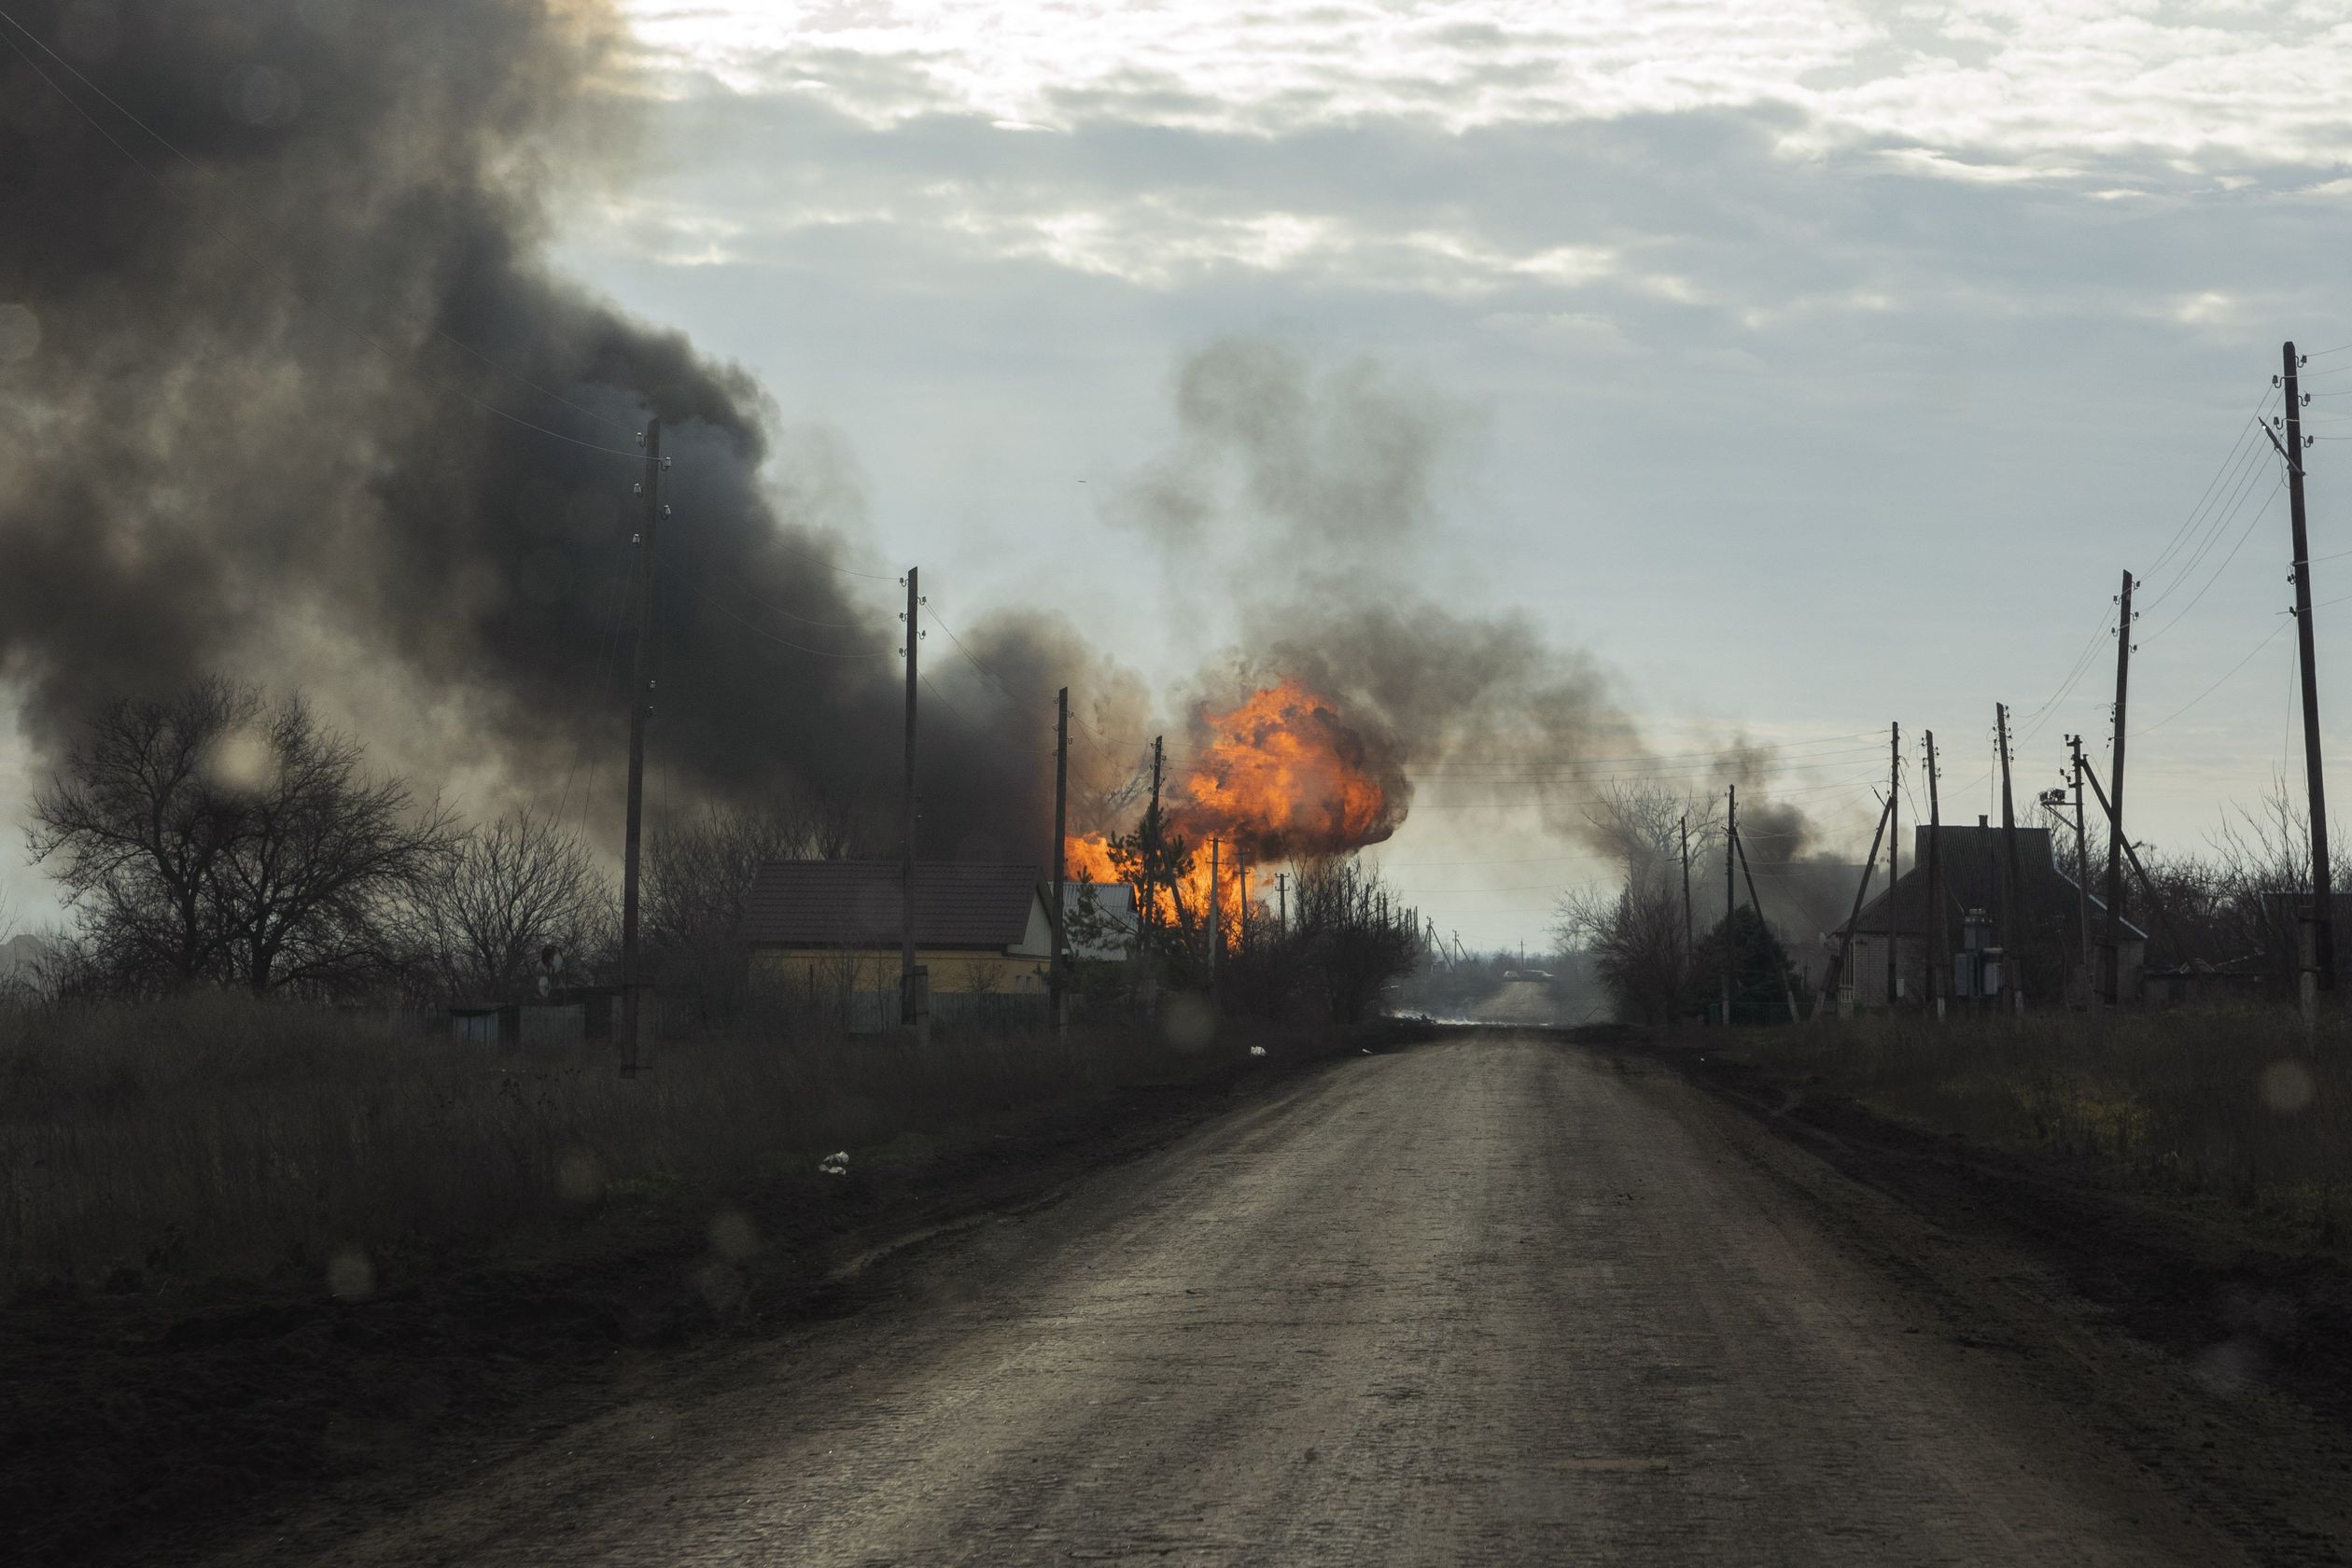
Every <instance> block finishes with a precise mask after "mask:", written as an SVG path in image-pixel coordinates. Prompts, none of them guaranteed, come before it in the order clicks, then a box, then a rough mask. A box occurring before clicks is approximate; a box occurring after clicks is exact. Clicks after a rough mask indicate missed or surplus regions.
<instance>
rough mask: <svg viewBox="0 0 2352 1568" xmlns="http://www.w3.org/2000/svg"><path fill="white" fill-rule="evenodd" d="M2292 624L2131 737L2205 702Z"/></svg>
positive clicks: (2278, 627)
mask: <svg viewBox="0 0 2352 1568" xmlns="http://www.w3.org/2000/svg"><path fill="white" fill-rule="evenodd" d="M2345 597H2346V598H2352V595H2345ZM2328 602H2329V603H2330V604H2337V603H2341V602H2342V601H2340V600H2336V599H2331V600H2329V601H2328ZM2292 624H2293V623H2292V622H2291V621H2281V622H2280V623H2278V624H2277V625H2275V626H2273V627H2272V628H2271V629H2270V632H2269V634H2268V635H2267V636H2265V637H2263V638H2262V640H2261V641H2260V642H2258V643H2256V644H2255V645H2254V647H2253V650H2252V651H2250V652H2248V653H2247V655H2246V657H2245V658H2243V659H2240V660H2239V661H2238V662H2237V663H2236V664H2234V665H2231V666H2230V667H2229V670H2228V672H2227V673H2225V674H2224V675H2223V676H2222V677H2221V679H2219V680H2217V681H2215V682H2214V683H2213V684H2212V685H2210V686H2208V687H2206V688H2205V690H2204V691H2202V692H2200V693H2197V694H2196V695H2195V696H2193V697H2191V698H2190V699H2189V700H2188V701H2187V702H2185V703H2182V704H2181V705H2180V706H2179V707H2176V708H2174V709H2173V710H2172V711H2171V712H2170V713H2167V714H2165V715H2164V716H2163V718H2162V719H2159V720H2157V721H2156V722H2154V723H2153V724H2150V725H2149V726H2148V727H2147V729H2139V730H2134V731H2133V732H2132V734H2133V735H2134V736H2135V737H2136V736H2139V735H2146V734H2148V732H2149V730H2161V729H2163V727H2164V726H2165V725H2166V724H2169V723H2171V722H2172V721H2174V720H2176V719H2177V718H2179V717H2180V716H2181V715H2182V714H2184V713H2186V712H2188V711H2189V710H2190V709H2191V708H2192V707H2196V706H2197V705H2198V704H2199V703H2201V702H2203V701H2205V698H2207V697H2209V696H2211V695H2213V693H2216V692H2219V690H2221V688H2222V687H2223V686H2224V685H2226V684H2227V683H2228V682H2229V679H2230V677H2231V676H2233V675H2235V674H2237V672H2238V671H2240V670H2242V669H2244V668H2245V667H2246V666H2247V665H2249V664H2251V663H2252V662H2253V660H2254V655H2255V654H2256V653H2260V652H2261V651H2262V650H2263V649H2265V648H2268V647H2269V646H2270V645H2271V644H2272V643H2274V642H2275V641H2277V640H2278V634H2279V633H2281V632H2283V631H2285V630H2286V629H2287V628H2288V627H2289V626H2290V625H2292Z"/></svg>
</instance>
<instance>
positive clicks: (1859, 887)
mask: <svg viewBox="0 0 2352 1568" xmlns="http://www.w3.org/2000/svg"><path fill="white" fill-rule="evenodd" d="M1887 812H1888V808H1887V807H1884V806H1882V807H1881V808H1880V810H1879V819H1878V826H1877V827H1876V828H1875V829H1873V830H1872V831H1871V833H1870V852H1869V854H1867V855H1865V856H1863V857H1862V880H1861V881H1860V882H1859V883H1858V884H1856V885H1855V889H1854V910H1853V912H1852V913H1851V914H1849V915H1847V916H1846V923H1845V940H1843V941H1842V942H1841V943H1839V944H1838V958H1837V961H1836V962H1834V963H1832V964H1831V965H1830V966H1829V973H1827V975H1825V976H1824V977H1823V979H1822V982H1821V994H1820V995H1818V996H1816V997H1814V998H1813V1016H1814V1017H1816V1018H1818V1017H1820V1016H1821V1014H1822V1010H1823V1009H1824V1008H1826V1007H1827V1006H1829V1005H1830V999H1831V998H1833V997H1834V996H1836V994H1837V990H1838V981H1839V978H1840V977H1841V975H1843V974H1844V973H1845V966H1846V960H1847V959H1850V958H1852V957H1853V956H1854V928H1855V927H1856V926H1858V925H1860V924H1861V923H1862V904H1863V902H1864V901H1865V900H1867V899H1868V898H1869V896H1870V878H1871V877H1872V876H1874V875H1877V874H1878V851H1879V839H1880V838H1881V837H1882V836H1883V834H1884V833H1885V832H1886V824H1887Z"/></svg>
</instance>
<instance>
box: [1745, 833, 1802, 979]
mask: <svg viewBox="0 0 2352 1568" xmlns="http://www.w3.org/2000/svg"><path fill="white" fill-rule="evenodd" d="M1732 847H1733V848H1735V849H1737V850H1738V851H1739V854H1740V875H1741V876H1742V877H1743V878H1744V879H1745V881H1746V882H1747V890H1748V907H1749V908H1751V909H1753V910H1755V911H1756V923H1757V925H1759V926H1766V927H1767V929H1769V922H1768V921H1766V920H1765V918H1764V901H1763V900H1762V899H1760V898H1757V896H1756V871H1755V868H1754V867H1752V866H1750V865H1749V864H1748V858H1747V846H1746V845H1744V844H1742V843H1740V842H1739V841H1738V840H1737V839H1734V840H1732ZM1780 983H1781V1001H1784V1002H1785V1003H1786V1004H1787V1006H1788V1021H1789V1022H1790V1023H1792V1024H1793V1023H1796V1022H1797V1021H1798V1019H1797V991H1796V988H1795V987H1792V986H1791V985H1789V983H1788V971H1787V969H1786V968H1785V966H1784V967H1783V968H1782V970H1781V977H1780Z"/></svg>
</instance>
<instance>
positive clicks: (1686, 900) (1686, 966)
mask: <svg viewBox="0 0 2352 1568" xmlns="http://www.w3.org/2000/svg"><path fill="white" fill-rule="evenodd" d="M1682 861H1683V984H1684V985H1688V984H1689V983H1690V955H1691V953H1692V951H1693V950H1694V949H1696V948H1697V946H1698V945H1699V927H1698V925H1697V923H1696V922H1695V920H1694V919H1693V918H1692V917H1691V913H1690V813H1689V812H1687V811H1686V812H1684V813H1683V819H1682Z"/></svg>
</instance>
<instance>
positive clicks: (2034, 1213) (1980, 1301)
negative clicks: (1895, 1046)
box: [1607, 1038, 2352, 1561]
mask: <svg viewBox="0 0 2352 1568" xmlns="http://www.w3.org/2000/svg"><path fill="white" fill-rule="evenodd" d="M1707 1044H1708V1042H1706V1041H1704V1040H1702V1039H1697V1038H1694V1039H1693V1040H1692V1041H1690V1042H1688V1043H1662V1042H1646V1043H1627V1044H1624V1045H1620V1046H1614V1047H1609V1048H1607V1049H1609V1050H1611V1051H1613V1052H1615V1053H1617V1054H1618V1055H1619V1056H1621V1057H1623V1058H1624V1059H1626V1060H1627V1061H1629V1062H1631V1063H1638V1064H1641V1065H1643V1066H1646V1067H1659V1066H1662V1067H1664V1068H1665V1069H1667V1070H1669V1071H1672V1072H1673V1074H1675V1075H1676V1076H1677V1077H1679V1078H1682V1079H1683V1080H1685V1081H1687V1082H1688V1083H1690V1084H1692V1085H1696V1086H1697V1087H1699V1088H1701V1089H1702V1090H1703V1091H1705V1093H1706V1096H1707V1099H1708V1101H1709V1102H1710V1104H1711V1107H1712V1114H1711V1119H1712V1121H1713V1122H1714V1124H1715V1129H1716V1136H1717V1137H1718V1139H1719V1140H1720V1141H1721V1142H1722V1144H1723V1146H1725V1147H1726V1148H1728V1149H1729V1150H1732V1151H1734V1152H1736V1154H1737V1155H1738V1156H1739V1157H1741V1158H1743V1159H1746V1160H1748V1161H1750V1162H1752V1163H1754V1164H1756V1165H1757V1167H1758V1168H1759V1169H1763V1170H1764V1171H1765V1172H1767V1173H1768V1174H1769V1175H1771V1177H1772V1179H1773V1180H1775V1181H1776V1182H1778V1183H1781V1184H1782V1185H1784V1186H1785V1187H1786V1188H1788V1189H1789V1190H1791V1191H1792V1192H1793V1193H1796V1194H1798V1195H1799V1196H1800V1197H1802V1198H1803V1199H1804V1201H1805V1202H1806V1204H1807V1205H1808V1207H1809V1208H1810V1209H1811V1211H1813V1213H1814V1214H1815V1215H1816V1216H1818V1217H1819V1219H1820V1221H1821V1223H1822V1224H1823V1225H1825V1227H1827V1228H1830V1229H1833V1230H1834V1231H1836V1232H1838V1233H1840V1234H1841V1235H1842V1236H1843V1238H1844V1239H1846V1242H1847V1244H1848V1245H1849V1246H1850V1247H1851V1248H1852V1249H1854V1250H1855V1252H1856V1253H1859V1254H1860V1255H1863V1256H1865V1257H1867V1258H1868V1259H1869V1262H1870V1263H1871V1264H1872V1266H1873V1267H1876V1268H1877V1269H1879V1270H1880V1271H1881V1272H1882V1273H1883V1274H1884V1275H1885V1276H1887V1277H1888V1278H1890V1279H1892V1280H1896V1281H1899V1282H1900V1283H1901V1284H1902V1285H1903V1286H1904V1287H1905V1288H1907V1289H1909V1290H1911V1292H1913V1293H1915V1294H1916V1295H1920V1296H1921V1297H1922V1298H1924V1299H1926V1300H1928V1301H1931V1302H1933V1303H1934V1305H1935V1309H1936V1311H1937V1313H1938V1315H1939V1319H1940V1321H1941V1322H1942V1323H1943V1325H1944V1331H1945V1333H1947V1334H1948V1335H1949V1336H1950V1337H1951V1338H1952V1340H1953V1343H1955V1344H1957V1345H1959V1346H1961V1347H1963V1348H1964V1349H1967V1351H1970V1352H1971V1353H1973V1354H1978V1355H1981V1357H1982V1358H1983V1359H1984V1360H1985V1362H1986V1363H1987V1365H1988V1366H1989V1367H1991V1368H1995V1369H1997V1370H1998V1371H1999V1372H2000V1373H2002V1374H2003V1375H2005V1376H2007V1377H2009V1378H2010V1379H2013V1380H2015V1381H2017V1382H2018V1383H2020V1384H2021V1385H2022V1386H2025V1387H2030V1388H2031V1389H2032V1390H2033V1391H2034V1392H2036V1393H2038V1394H2039V1395H2041V1396H2042V1397H2043V1398H2045V1399H2048V1400H2051V1401H2053V1402H2054V1403H2055V1404H2056V1405H2058V1406H2059V1407H2064V1408H2065V1409H2067V1410H2069V1411H2070V1412H2071V1413H2072V1415H2073V1417H2074V1419H2076V1420H2077V1421H2079V1422H2081V1423H2082V1424H2083V1425H2085V1426H2086V1427H2087V1428H2089V1429H2090V1430H2091V1431H2093V1433H2094V1434H2095V1435H2096V1436H2097V1437H2098V1438H2099V1439H2100V1440H2101V1441H2103V1442H2104V1443H2106V1444H2107V1445H2109V1446H2111V1447H2113V1448H2115V1449H2120V1450H2121V1451H2122V1452H2123V1453H2125V1454H2126V1455H2128V1456H2129V1458H2130V1460H2131V1462H2132V1463H2134V1464H2135V1466H2136V1467H2137V1468H2138V1469H2139V1470H2140V1471H2141V1472H2142V1473H2143V1474H2145V1475H2147V1476H2148V1477H2149V1478H2150V1479H2151V1480H2153V1481H2154V1482H2155V1483H2156V1484H2157V1485H2158V1486H2159V1487H2160V1488H2162V1490H2163V1491H2164V1492H2165V1493H2167V1494H2168V1495H2171V1496H2174V1497H2177V1498H2178V1499H2180V1500H2181V1501H2182V1503H2183V1504H2184V1505H2186V1506H2188V1507H2189V1508H2191V1510H2192V1511H2194V1512H2195V1513H2196V1514H2198V1515H2199V1516H2200V1517H2202V1518H2205V1519H2207V1520H2209V1521H2211V1522H2214V1523H2218V1524H2219V1525H2220V1526H2221V1527H2222V1528H2223V1529H2224V1530H2225V1531H2226V1533H2228V1534H2230V1535H2231V1536H2233V1538H2235V1539H2237V1540H2239V1541H2240V1542H2241V1543H2242V1544H2244V1545H2246V1546H2247V1547H2248V1549H2249V1551H2251V1552H2252V1553H2253V1554H2254V1555H2255V1556H2256V1557H2257V1559H2258V1560H2260V1561H2344V1560H2345V1557H2346V1556H2347V1555H2352V1506H2347V1504H2346V1494H2345V1487H2344V1482H2345V1478H2346V1477H2347V1475H2352V1420H2348V1419H2347V1418H2348V1417H2352V1377H2347V1376H2346V1371H2347V1366H2346V1356H2347V1350H2346V1345H2347V1338H2346V1336H2345V1332H2344V1329H2345V1327H2346V1326H2347V1325H2352V1316H2348V1315H2347V1314H2346V1312H2345V1307H2344V1303H2345V1301H2346V1300H2348V1299H2352V1292H2348V1291H2347V1285H2346V1280H2345V1270H2344V1267H2343V1266H2342V1264H2341V1263H2339V1262H2337V1261H2336V1260H2333V1259H2329V1258H2324V1257H2314V1256H2311V1255H2309V1254H2298V1253H2284V1252H2282V1251H2280V1250H2278V1249H2275V1248H2268V1247H2264V1246H2262V1245H2261V1244H2260V1243H2259V1242H2255V1241H2252V1240H2249V1239H2245V1238H2243V1237H2240V1236H2233V1235H2232V1234H2230V1233H2229V1232H2227V1231H2224V1230H2221V1229H2219V1228H2218V1227H2215V1226H2212V1225H2204V1224H2200V1223H2199V1222H2197V1221H2196V1220H2195V1219H2194V1218H2192V1217H2190V1216H2186V1215H2182V1214H2178V1213H2175V1212H2170V1211H2165V1210H2164V1209H2163V1208H2162V1207H2160V1206H2158V1205H2155V1204H2152V1203H2149V1202H2147V1201H2144V1200H2140V1199H2135V1197H2132V1196H2131V1195H2129V1194H2126V1193H2121V1192H2117V1191H2114V1190H2110V1189H2108V1188H2107V1187H2104V1186H2102V1185H2101V1184H2100V1183H2098V1182H2097V1181H2096V1180H2095V1179H2094V1177H2095V1173H2094V1172H2092V1171H2089V1170H2086V1169H2082V1168H2080V1167H2079V1166H2071V1167H2070V1166H2069V1165H2068V1164H2067V1163H2066V1162H2062V1161H2058V1160H2054V1159H2037V1158H2033V1157H2030V1156H2028V1155H2021V1154H2019V1153H2017V1152H2013V1151H2005V1150H1998V1149H1990V1148H1985V1147H1982V1146H1980V1145H1976V1144H1973V1143H1971V1142H1968V1141H1964V1140H1961V1139H1957V1138H1952V1137H1942V1136H1938V1135H1936V1134H1933V1133H1929V1132H1925V1131H1923V1130H1921V1129H1918V1128H1914V1127H1904V1126H1901V1125H1898V1124H1896V1123H1893V1122H1890V1121H1888V1120H1886V1119H1884V1118H1882V1117H1879V1116H1876V1115H1874V1114H1872V1113H1870V1112H1869V1111H1868V1110H1866V1109H1864V1108H1862V1107H1860V1106H1857V1105H1855V1104H1853V1103H1852V1102H1850V1101H1847V1100H1844V1099H1840V1098H1837V1097H1834V1096H1829V1095H1826V1094H1822V1093H1820V1092H1818V1091H1817V1090H1815V1089H1814V1088H1813V1087H1812V1086H1811V1085H1807V1084H1805V1083H1803V1082H1802V1081H1797V1080H1790V1079H1786V1078H1784V1077H1779V1076H1775V1075H1774V1074H1773V1073H1771V1071H1767V1070H1761V1069H1758V1068H1757V1067H1756V1066H1755V1065H1754V1064H1752V1063H1748V1062H1743V1061H1735V1060H1727V1059H1725V1058H1724V1057H1722V1056H1719V1055H1717V1056H1713V1057H1711V1056H1710V1053H1709V1052H1708V1050H1707Z"/></svg>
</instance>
